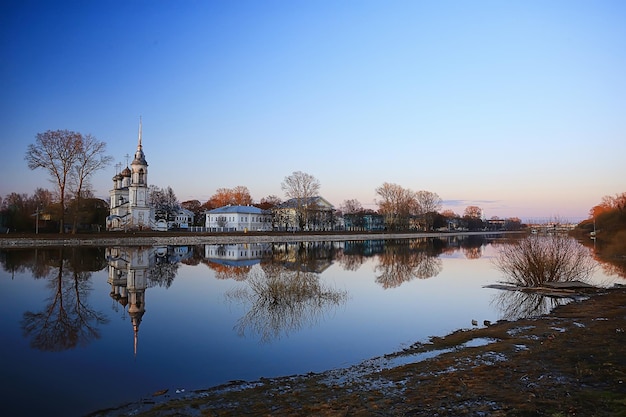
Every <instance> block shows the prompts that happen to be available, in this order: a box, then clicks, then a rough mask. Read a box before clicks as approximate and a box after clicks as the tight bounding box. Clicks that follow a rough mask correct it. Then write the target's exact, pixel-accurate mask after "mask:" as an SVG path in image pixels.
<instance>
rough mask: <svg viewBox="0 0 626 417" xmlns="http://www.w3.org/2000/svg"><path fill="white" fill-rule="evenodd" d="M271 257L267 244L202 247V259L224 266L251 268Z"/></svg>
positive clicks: (269, 247) (270, 250) (270, 249)
mask: <svg viewBox="0 0 626 417" xmlns="http://www.w3.org/2000/svg"><path fill="white" fill-rule="evenodd" d="M271 255H272V248H271V246H270V244H269V243H238V244H232V245H205V246H204V257H205V258H206V259H207V260H208V261H211V262H214V263H216V264H220V265H225V266H252V265H255V264H258V263H259V262H261V259H263V258H265V257H270V256H271Z"/></svg>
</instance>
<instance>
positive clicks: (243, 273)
mask: <svg viewBox="0 0 626 417" xmlns="http://www.w3.org/2000/svg"><path fill="white" fill-rule="evenodd" d="M205 263H206V265H207V266H208V267H209V268H210V269H212V270H213V272H215V278H217V279H234V280H235V281H244V280H245V279H246V277H247V276H248V273H249V272H250V270H251V267H250V266H233V265H224V264H220V263H217V262H211V261H208V262H205Z"/></svg>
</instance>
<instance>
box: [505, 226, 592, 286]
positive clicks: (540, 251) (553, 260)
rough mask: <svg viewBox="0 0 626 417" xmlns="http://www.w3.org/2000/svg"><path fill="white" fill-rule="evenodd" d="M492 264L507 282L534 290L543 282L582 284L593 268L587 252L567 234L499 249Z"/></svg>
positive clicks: (525, 241)
mask: <svg viewBox="0 0 626 417" xmlns="http://www.w3.org/2000/svg"><path fill="white" fill-rule="evenodd" d="M494 264H495V266H496V268H497V269H498V270H500V272H502V273H503V274H504V275H506V277H507V278H508V282H509V283H511V284H515V285H518V286H523V287H538V286H541V285H543V284H545V283H547V282H561V281H576V280H578V281H583V282H584V281H586V280H587V279H588V278H589V276H590V275H591V274H592V272H593V270H594V269H595V263H594V261H593V258H592V257H591V256H590V254H589V250H588V249H587V248H585V247H584V246H582V245H581V244H579V243H578V242H577V241H576V240H575V239H572V238H571V237H569V236H567V235H560V234H556V235H551V236H550V235H548V236H529V237H527V238H525V239H521V240H519V241H518V242H517V243H516V244H512V245H503V246H501V247H499V249H498V254H497V256H496V257H495V259H494Z"/></svg>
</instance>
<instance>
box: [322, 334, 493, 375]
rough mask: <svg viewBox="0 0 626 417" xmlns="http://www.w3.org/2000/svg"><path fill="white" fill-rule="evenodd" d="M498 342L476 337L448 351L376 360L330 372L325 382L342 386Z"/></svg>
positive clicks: (438, 350) (440, 350)
mask: <svg viewBox="0 0 626 417" xmlns="http://www.w3.org/2000/svg"><path fill="white" fill-rule="evenodd" d="M496 341H497V339H492V338H487V337H476V338H474V339H471V340H468V341H467V342H465V343H463V344H460V345H457V346H455V347H452V348H448V349H437V350H430V351H428V352H420V353H415V354H404V355H400V356H396V357H380V358H374V359H370V360H368V361H365V362H362V363H361V364H359V365H356V366H353V367H350V368H344V369H335V370H333V371H330V372H328V378H327V379H326V380H325V381H324V382H325V383H326V384H328V385H333V384H341V383H345V382H348V381H351V380H356V379H359V378H361V377H363V376H365V375H368V374H371V373H374V372H380V371H382V370H384V369H391V368H395V367H398V366H403V365H408V364H411V363H417V362H421V361H424V360H427V359H432V358H435V357H437V356H439V355H442V354H444V353H449V352H454V351H455V350H460V349H464V348H471V347H479V346H485V345H488V344H490V343H493V342H496Z"/></svg>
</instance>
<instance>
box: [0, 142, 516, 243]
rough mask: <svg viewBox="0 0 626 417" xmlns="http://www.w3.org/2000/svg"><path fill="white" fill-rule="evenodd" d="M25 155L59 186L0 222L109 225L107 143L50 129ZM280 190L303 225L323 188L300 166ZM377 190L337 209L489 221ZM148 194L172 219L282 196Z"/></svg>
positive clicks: (432, 197) (457, 223)
mask: <svg viewBox="0 0 626 417" xmlns="http://www.w3.org/2000/svg"><path fill="white" fill-rule="evenodd" d="M25 160H26V162H27V164H28V167H29V168H30V169H33V170H35V169H43V170H45V171H47V172H48V174H49V177H50V181H51V182H52V183H53V184H54V185H55V191H54V192H50V191H47V190H44V189H37V190H36V191H35V194H34V195H33V196H28V195H25V194H16V193H12V194H10V195H8V196H7V197H6V198H5V199H4V201H2V199H0V214H1V217H0V222H1V223H0V225H4V226H8V227H9V228H12V229H15V230H28V229H29V227H28V226H29V225H30V226H31V228H30V229H31V230H32V225H35V227H39V222H38V221H33V220H32V219H31V218H32V217H33V216H35V217H38V214H39V213H41V212H42V211H44V210H45V212H46V218H48V219H50V220H53V221H54V223H55V225H56V227H58V230H59V231H60V232H61V233H63V232H64V231H65V229H66V225H67V224H68V223H67V221H66V217H68V216H69V218H70V219H71V230H72V231H73V232H76V230H77V228H78V227H79V225H80V224H99V225H103V224H104V219H105V217H106V215H104V216H103V211H104V210H106V208H107V207H108V204H107V203H106V201H103V200H99V199H96V198H94V195H93V190H92V187H91V184H90V179H91V177H92V176H93V174H94V173H96V172H97V171H99V170H101V169H103V168H104V167H106V166H107V165H108V164H109V163H110V162H111V161H112V157H111V156H109V155H106V144H105V142H102V141H99V140H97V139H96V138H95V137H94V136H92V135H89V134H88V135H83V134H81V133H78V132H72V131H69V130H56V131H50V130H49V131H46V132H44V133H38V134H37V136H36V140H35V143H34V144H31V145H29V146H28V149H27V152H26V155H25ZM281 189H282V191H283V193H284V196H285V197H286V199H289V200H291V202H292V203H294V206H293V208H294V209H295V213H296V222H297V223H298V224H299V226H300V228H301V229H304V226H305V225H306V224H307V222H309V220H310V218H311V216H312V213H313V214H315V208H312V207H311V201H312V198H313V197H316V196H318V195H319V189H320V182H319V180H317V178H315V177H314V176H312V175H310V174H307V173H304V172H301V171H296V172H293V173H292V174H291V175H289V176H287V177H285V179H284V181H283V182H282V183H281ZM376 195H377V196H378V199H377V201H376V203H377V204H378V211H373V210H365V209H363V207H362V205H361V203H360V202H359V201H358V200H356V199H352V200H345V201H344V202H343V204H342V205H341V206H340V210H339V211H338V213H335V214H337V215H343V216H348V217H349V218H350V220H351V224H352V225H355V227H357V228H358V227H364V224H365V218H366V217H367V216H373V215H376V216H382V218H383V223H384V228H385V229H387V230H394V231H395V230H415V229H419V230H427V231H430V230H433V229H436V228H440V227H450V226H451V225H454V227H455V228H466V229H469V230H475V229H482V228H484V227H485V224H484V222H483V219H482V210H481V209H480V208H479V207H476V206H469V207H467V208H466V210H465V213H464V214H463V216H462V217H461V216H459V215H457V214H455V213H453V212H449V211H444V212H443V213H440V210H441V206H442V200H441V198H440V197H439V195H437V193H434V192H431V191H426V190H420V191H413V190H410V189H408V188H404V187H402V186H400V185H397V184H391V183H384V184H383V185H381V186H380V187H378V188H376ZM149 199H150V203H151V205H152V207H154V208H155V215H156V218H157V219H166V220H171V217H172V216H174V215H175V214H176V212H177V211H178V210H179V209H180V208H181V207H182V208H185V209H187V210H190V211H191V212H193V213H194V214H195V218H196V219H197V221H198V222H201V221H202V220H203V216H202V213H204V211H206V210H211V209H214V208H218V207H223V206H225V205H229V204H230V205H253V204H254V205H255V206H257V207H259V208H262V209H272V208H274V207H277V206H278V205H280V204H281V203H282V201H281V199H280V198H279V197H277V196H275V195H270V196H267V197H265V198H262V199H261V200H260V201H259V202H258V203H255V202H254V201H253V199H252V197H251V195H250V192H249V190H248V188H247V187H245V186H237V187H234V188H232V189H229V188H220V189H218V190H217V191H216V192H215V194H214V195H213V196H211V198H210V199H209V200H208V201H206V202H205V203H201V202H200V201H198V200H189V201H185V202H182V203H179V201H178V199H177V198H176V195H175V193H174V191H173V190H172V189H171V187H167V188H165V189H161V188H159V187H157V186H151V187H150V192H149ZM513 223H514V222H513ZM48 224H50V223H48ZM199 224H201V223H199Z"/></svg>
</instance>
